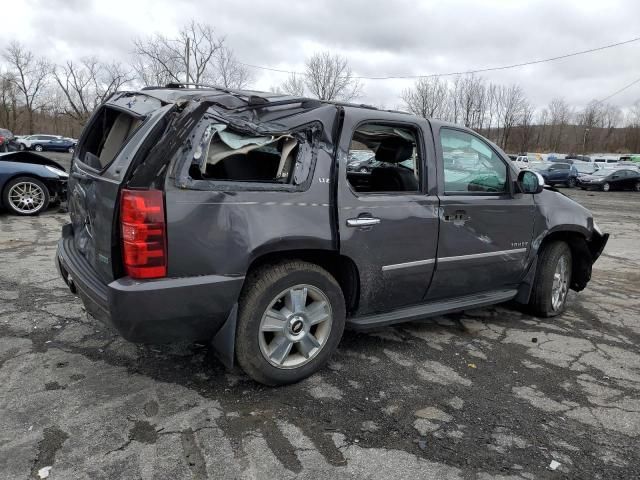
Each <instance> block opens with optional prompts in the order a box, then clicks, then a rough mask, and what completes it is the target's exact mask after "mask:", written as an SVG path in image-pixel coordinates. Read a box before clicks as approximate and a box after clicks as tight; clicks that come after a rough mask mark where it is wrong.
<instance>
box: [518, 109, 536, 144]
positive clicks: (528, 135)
mask: <svg viewBox="0 0 640 480" xmlns="http://www.w3.org/2000/svg"><path fill="white" fill-rule="evenodd" d="M533 114H534V109H533V106H532V105H531V104H530V103H529V102H527V101H525V102H524V105H523V107H522V115H521V116H520V122H519V124H518V127H519V131H520V145H519V147H520V151H521V152H528V151H529V148H530V147H531V143H532V139H533Z"/></svg>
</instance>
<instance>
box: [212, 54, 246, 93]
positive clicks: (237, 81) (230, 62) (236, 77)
mask: <svg viewBox="0 0 640 480" xmlns="http://www.w3.org/2000/svg"><path fill="white" fill-rule="evenodd" d="M214 60H215V68H214V70H215V74H214V75H216V77H214V79H213V83H215V84H216V85H220V86H222V87H225V88H235V89H242V88H245V87H247V85H248V84H249V83H250V82H251V72H249V70H248V69H247V67H245V66H244V65H242V64H241V63H239V62H238V61H237V60H236V57H235V55H234V53H233V51H232V50H231V49H230V48H227V47H226V46H224V45H223V46H222V47H221V48H220V49H218V51H217V52H216V56H215V58H214Z"/></svg>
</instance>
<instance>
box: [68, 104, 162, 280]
mask: <svg viewBox="0 0 640 480" xmlns="http://www.w3.org/2000/svg"><path fill="white" fill-rule="evenodd" d="M171 109H172V105H167V104H164V103H163V102H162V101H160V100H158V99H156V98H153V97H150V96H148V95H144V94H143V93H135V94H134V93H128V92H127V93H119V94H116V95H114V96H113V97H112V98H111V99H110V100H109V101H108V102H107V103H106V104H104V105H103V106H101V107H100V108H99V109H98V110H97V111H96V112H95V113H94V114H93V116H92V117H91V119H90V120H89V123H88V125H87V127H86V128H85V130H84V131H83V133H82V136H81V138H80V141H79V142H78V147H77V148H76V153H75V155H74V158H73V161H72V164H71V171H70V176H69V184H68V192H69V194H68V205H69V213H70V216H71V223H72V230H73V243H74V245H75V248H76V249H77V251H78V252H79V253H80V254H81V255H82V256H84V258H85V259H86V260H87V262H88V263H89V264H90V265H91V266H92V267H93V269H94V270H95V271H96V273H97V274H98V276H99V277H100V279H101V280H102V281H103V282H104V283H108V282H110V281H112V280H113V279H114V278H117V277H119V276H121V274H122V272H121V268H122V267H121V262H120V257H119V229H118V224H117V221H118V219H117V211H118V208H119V201H118V199H119V194H120V190H121V187H122V186H123V185H124V183H125V181H126V179H127V176H128V175H129V172H130V171H131V170H132V162H133V161H134V159H135V158H136V152H138V151H139V149H140V148H141V146H142V148H145V147H144V146H145V145H146V142H145V140H146V139H147V137H148V136H149V133H150V132H152V131H153V130H154V126H156V125H158V122H160V120H162V118H163V117H164V116H165V115H166V113H167V112H168V111H169V110H171Z"/></svg>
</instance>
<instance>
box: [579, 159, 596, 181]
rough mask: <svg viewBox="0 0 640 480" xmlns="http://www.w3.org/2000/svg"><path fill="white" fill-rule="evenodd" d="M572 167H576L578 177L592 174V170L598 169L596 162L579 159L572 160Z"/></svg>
mask: <svg viewBox="0 0 640 480" xmlns="http://www.w3.org/2000/svg"><path fill="white" fill-rule="evenodd" d="M573 167H574V168H575V169H576V171H577V173H578V177H582V176H583V175H592V174H593V173H594V172H596V171H597V170H599V169H600V167H599V166H598V165H597V164H596V163H593V162H582V161H580V160H576V161H574V162H573Z"/></svg>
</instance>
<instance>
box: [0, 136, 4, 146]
mask: <svg viewBox="0 0 640 480" xmlns="http://www.w3.org/2000/svg"><path fill="white" fill-rule="evenodd" d="M3 143H4V137H3V136H2V135H0V145H2V144H3Z"/></svg>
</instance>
